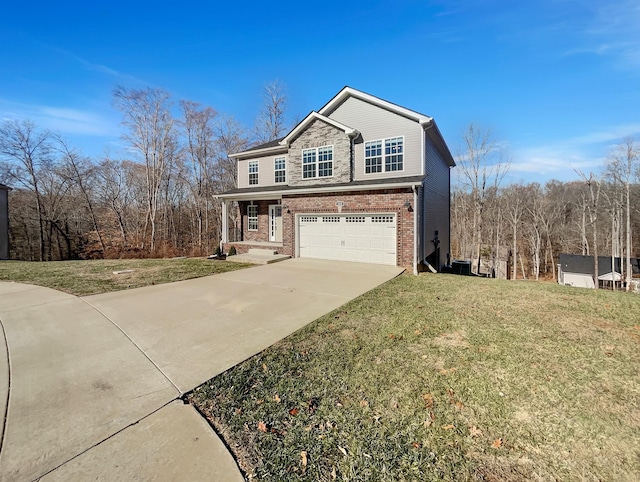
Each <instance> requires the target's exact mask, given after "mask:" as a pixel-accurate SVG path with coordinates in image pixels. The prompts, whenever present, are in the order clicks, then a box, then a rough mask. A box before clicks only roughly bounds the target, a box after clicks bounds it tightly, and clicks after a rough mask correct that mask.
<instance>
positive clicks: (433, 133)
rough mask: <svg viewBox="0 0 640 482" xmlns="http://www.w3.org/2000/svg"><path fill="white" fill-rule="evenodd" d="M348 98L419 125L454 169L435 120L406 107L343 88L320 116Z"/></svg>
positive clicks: (349, 88)
mask: <svg viewBox="0 0 640 482" xmlns="http://www.w3.org/2000/svg"><path fill="white" fill-rule="evenodd" d="M349 97H353V98H356V99H360V100H362V101H364V102H368V103H369V104H372V105H374V106H376V107H380V108H382V109H386V110H388V111H389V112H393V113H394V114H398V115H401V116H403V117H405V118H407V119H409V120H413V121H415V122H417V123H419V124H420V125H421V126H422V127H423V128H424V129H425V130H426V132H427V135H428V136H429V138H430V139H431V140H432V141H433V143H434V144H435V145H436V147H437V148H438V150H439V151H440V153H441V154H442V156H443V157H444V160H445V162H446V163H447V164H448V165H449V167H454V166H455V165H456V162H455V161H454V159H453V156H452V155H451V151H450V150H449V147H448V146H447V143H446V142H445V141H444V138H443V137H442V134H441V133H440V129H438V126H437V125H436V122H435V120H433V117H430V116H428V115H425V114H421V113H420V112H416V111H415V110H411V109H407V108H406V107H402V106H400V105H398V104H394V103H393V102H389V101H387V100H384V99H381V98H379V97H376V96H374V95H371V94H367V93H366V92H362V91H360V90H357V89H354V88H353V87H349V86H345V87H343V88H342V90H341V91H340V92H338V93H337V94H336V96H335V97H334V98H333V99H331V100H330V101H329V102H327V103H326V104H325V105H324V107H322V109H320V110H319V111H318V112H319V113H320V114H322V115H325V116H329V115H331V113H332V112H333V111H334V110H336V109H337V108H338V107H339V106H340V105H341V104H342V103H343V102H344V101H345V100H347V99H348V98H349Z"/></svg>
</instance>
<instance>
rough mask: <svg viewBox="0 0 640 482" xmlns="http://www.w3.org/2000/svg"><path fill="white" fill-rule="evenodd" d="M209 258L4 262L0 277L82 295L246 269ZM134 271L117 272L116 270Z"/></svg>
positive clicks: (2, 262) (244, 266) (0, 265)
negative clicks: (126, 271) (127, 271)
mask: <svg viewBox="0 0 640 482" xmlns="http://www.w3.org/2000/svg"><path fill="white" fill-rule="evenodd" d="M247 266H248V265H243V264H239V263H230V262H227V261H214V260H209V259H206V258H175V259H171V258H169V259H116V260H110V259H103V260H92V261H51V262H44V263H40V262H30V261H1V262H0V280H4V281H16V282H20V283H29V284H35V285H39V286H46V287H48V288H54V289H57V290H60V291H64V292H66V293H71V294H74V295H78V296H85V295H92V294H97V293H105V292H108V291H118V290H125V289H129V288H139V287H141V286H149V285H155V284H161V283H170V282H173V281H181V280H185V279H190V278H199V277H201V276H208V275H211V274H217V273H224V272H227V271H233V270H236V269H241V268H246V267H247ZM124 270H134V271H133V272H132V273H123V274H114V273H113V272H114V271H124Z"/></svg>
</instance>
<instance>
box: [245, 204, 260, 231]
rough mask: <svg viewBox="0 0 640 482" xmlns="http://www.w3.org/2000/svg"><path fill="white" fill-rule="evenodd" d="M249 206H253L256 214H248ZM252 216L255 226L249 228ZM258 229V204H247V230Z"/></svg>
mask: <svg viewBox="0 0 640 482" xmlns="http://www.w3.org/2000/svg"><path fill="white" fill-rule="evenodd" d="M250 208H255V209H256V215H255V216H251V215H250V214H249V209H250ZM252 218H254V219H255V221H256V223H255V224H256V227H255V228H251V227H250V226H251V219H252ZM257 230H258V205H257V204H249V205H248V206H247V231H257Z"/></svg>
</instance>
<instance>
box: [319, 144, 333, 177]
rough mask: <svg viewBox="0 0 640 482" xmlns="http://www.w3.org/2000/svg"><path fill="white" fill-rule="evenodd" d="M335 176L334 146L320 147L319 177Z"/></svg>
mask: <svg viewBox="0 0 640 482" xmlns="http://www.w3.org/2000/svg"><path fill="white" fill-rule="evenodd" d="M331 176H333V146H325V147H318V177H331Z"/></svg>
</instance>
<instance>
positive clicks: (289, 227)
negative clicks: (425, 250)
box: [224, 188, 416, 270]
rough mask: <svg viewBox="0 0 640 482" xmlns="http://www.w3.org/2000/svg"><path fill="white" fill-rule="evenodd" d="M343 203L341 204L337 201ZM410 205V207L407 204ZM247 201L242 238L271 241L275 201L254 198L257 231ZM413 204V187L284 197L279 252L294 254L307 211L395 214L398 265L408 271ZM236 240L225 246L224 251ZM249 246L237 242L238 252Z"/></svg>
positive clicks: (243, 205) (412, 249) (243, 203)
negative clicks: (250, 221) (271, 210)
mask: <svg viewBox="0 0 640 482" xmlns="http://www.w3.org/2000/svg"><path fill="white" fill-rule="evenodd" d="M338 201H340V202H342V203H343V205H342V206H341V207H338V205H337V202H338ZM407 203H408V205H407V206H411V207H410V208H409V207H407V206H405V205H406V204H407ZM248 204H249V203H248V202H241V203H239V208H240V213H241V219H242V236H243V237H242V241H244V242H247V241H257V242H264V241H268V240H269V205H270V204H276V201H273V200H271V201H255V202H254V204H257V205H258V231H248V230H247V229H246V226H247V208H246V206H247V205H248ZM414 209H415V206H414V205H413V192H412V190H411V189H404V188H403V189H386V190H377V191H351V192H343V193H328V194H306V195H296V196H289V197H287V196H283V198H282V248H278V252H280V253H282V254H288V255H290V256H295V254H296V240H295V233H296V229H295V228H296V226H295V222H296V215H297V214H298V215H299V214H307V213H329V214H331V213H342V214H349V213H395V214H396V222H397V233H396V243H397V246H396V252H397V257H396V264H397V265H398V266H401V267H403V268H406V269H408V270H411V269H413V256H414V246H413V242H414V222H413V218H414V215H415V214H416V213H415V212H414ZM231 245H234V243H232V242H230V243H227V244H226V245H225V246H224V249H225V252H228V249H229V247H230V246H231ZM249 247H250V246H248V245H242V246H239V245H236V250H237V252H238V253H244V252H246V251H247V250H248V249H249Z"/></svg>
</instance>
